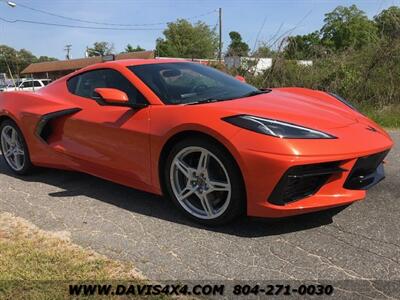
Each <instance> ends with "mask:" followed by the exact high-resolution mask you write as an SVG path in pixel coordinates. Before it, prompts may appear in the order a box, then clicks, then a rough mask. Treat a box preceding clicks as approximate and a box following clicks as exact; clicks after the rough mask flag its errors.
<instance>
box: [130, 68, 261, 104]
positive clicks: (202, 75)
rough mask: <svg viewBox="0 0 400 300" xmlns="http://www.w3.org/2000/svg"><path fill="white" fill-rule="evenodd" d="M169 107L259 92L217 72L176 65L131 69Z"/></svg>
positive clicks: (209, 69)
mask: <svg viewBox="0 0 400 300" xmlns="http://www.w3.org/2000/svg"><path fill="white" fill-rule="evenodd" d="M128 68H129V69H130V70H131V71H132V72H133V73H134V74H136V75H137V76H138V77H139V78H140V79H141V80H142V81H143V82H144V83H146V85H147V86H149V87H150V88H151V89H152V90H153V91H154V93H156V94H157V96H158V97H159V98H160V99H161V100H162V101H163V102H164V103H167V104H183V103H193V102H197V101H202V100H207V99H213V100H227V99H235V98H240V97H244V96H245V95H247V94H249V93H252V92H256V91H257V89H256V88H255V87H253V86H251V85H249V84H247V83H244V82H241V81H239V80H236V79H235V78H233V77H232V76H229V75H227V74H225V73H222V72H220V71H218V70H216V69H214V68H210V67H206V66H203V65H200V64H197V63H189V62H186V63H185V62H182V63H181V62H177V63H159V64H146V65H138V66H131V67H128Z"/></svg>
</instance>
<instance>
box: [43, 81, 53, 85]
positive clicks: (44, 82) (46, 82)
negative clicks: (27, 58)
mask: <svg viewBox="0 0 400 300" xmlns="http://www.w3.org/2000/svg"><path fill="white" fill-rule="evenodd" d="M42 82H43V84H44V85H48V84H49V83H50V82H51V80H42Z"/></svg>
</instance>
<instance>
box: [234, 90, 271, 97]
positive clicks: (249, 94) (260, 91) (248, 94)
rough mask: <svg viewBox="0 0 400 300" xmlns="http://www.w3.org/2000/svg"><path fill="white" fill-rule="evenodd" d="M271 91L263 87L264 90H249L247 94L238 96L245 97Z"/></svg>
mask: <svg viewBox="0 0 400 300" xmlns="http://www.w3.org/2000/svg"><path fill="white" fill-rule="evenodd" d="M269 92H271V90H269V89H265V90H255V91H251V92H249V93H247V94H244V95H243V96H240V97H238V98H246V97H252V96H257V95H261V94H267V93H269Z"/></svg>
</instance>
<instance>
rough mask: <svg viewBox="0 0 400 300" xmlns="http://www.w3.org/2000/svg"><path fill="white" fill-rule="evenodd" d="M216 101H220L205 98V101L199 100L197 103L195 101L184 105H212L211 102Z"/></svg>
mask: <svg viewBox="0 0 400 300" xmlns="http://www.w3.org/2000/svg"><path fill="white" fill-rule="evenodd" d="M218 101H221V100H220V99H215V98H207V99H203V100H199V101H195V102H189V103H186V104H185V105H194V104H203V103H212V102H218Z"/></svg>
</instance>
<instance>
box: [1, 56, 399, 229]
mask: <svg viewBox="0 0 400 300" xmlns="http://www.w3.org/2000/svg"><path fill="white" fill-rule="evenodd" d="M0 122H1V124H0V136H1V147H2V153H3V158H4V159H5V162H6V163H7V165H8V167H9V168H10V169H11V170H12V171H14V172H15V173H17V174H21V175H22V174H26V173H28V172H29V171H30V170H31V169H32V168H33V166H45V167H54V168H61V169H68V170H76V171H81V172H86V173H89V174H92V175H95V176H98V177H101V178H104V179H108V180H111V181H114V182H117V183H120V184H123V185H126V186H130V187H133V188H137V189H141V190H145V191H147V192H151V193H155V194H159V195H162V194H163V195H166V196H168V197H169V198H170V199H171V200H172V201H173V202H174V203H175V204H176V206H177V207H178V208H180V209H181V211H182V212H184V213H185V214H186V215H187V216H189V217H191V218H192V219H194V220H196V221H197V222H201V223H203V224H207V225H217V224H223V223H226V222H228V221H230V220H232V219H234V218H235V217H238V216H239V215H241V214H247V215H249V216H256V217H284V216H292V215H296V214H303V213H308V212H313V211H318V210H323V209H328V208H332V207H337V206H344V205H348V204H350V203H352V202H355V201H358V200H361V199H363V198H364V197H365V195H366V191H365V190H366V189H368V188H370V187H371V186H374V185H375V184H377V183H378V182H379V181H380V180H382V179H383V178H384V171H383V160H384V158H385V156H386V155H387V153H388V152H389V150H390V149H391V147H392V146H393V141H392V140H391V138H390V136H389V135H388V134H387V133H386V132H385V130H384V129H382V128H381V127H379V125H377V124H376V123H374V122H373V121H371V120H370V119H368V118H367V117H366V116H364V115H362V114H361V113H360V112H358V111H357V109H355V108H354V107H353V106H352V105H351V104H349V103H348V102H347V101H346V100H345V99H343V98H341V97H340V96H337V95H335V94H331V93H326V92H323V91H316V90H310V89H305V88H274V89H261V90H260V89H257V88H256V87H254V86H252V85H250V84H247V83H245V82H243V81H241V80H237V79H235V78H233V77H231V76H229V75H227V74H225V73H222V72H220V71H218V70H216V69H214V68H210V67H207V66H204V65H201V64H198V63H193V62H183V61H181V60H157V59H153V60H151V59H142V60H140V59H136V60H119V61H112V62H105V63H99V64H95V65H92V66H89V67H87V68H84V69H82V70H79V71H77V72H75V73H72V74H69V75H67V76H66V77H64V78H61V79H59V80H57V81H56V82H54V83H53V84H51V85H49V86H47V87H45V88H43V89H42V90H40V91H38V92H37V93H21V92H10V93H2V94H0ZM129 201H141V199H129ZM151 202H152V201H147V203H146V205H149V206H151V205H157V204H156V203H151ZM150 210H151V208H150Z"/></svg>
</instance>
